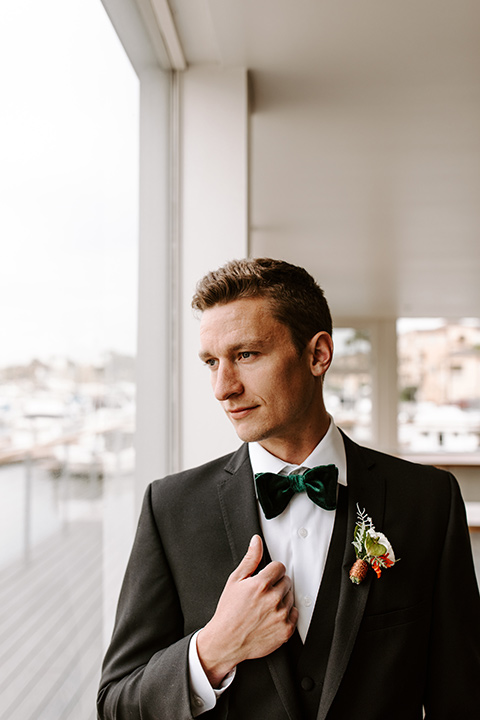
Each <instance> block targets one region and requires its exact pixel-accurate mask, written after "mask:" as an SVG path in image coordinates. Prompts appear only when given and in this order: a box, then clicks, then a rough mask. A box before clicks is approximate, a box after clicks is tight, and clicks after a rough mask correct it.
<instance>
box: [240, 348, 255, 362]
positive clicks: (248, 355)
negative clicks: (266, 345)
mask: <svg viewBox="0 0 480 720" xmlns="http://www.w3.org/2000/svg"><path fill="white" fill-rule="evenodd" d="M252 355H253V353H252V352H250V351H249V350H245V351H244V352H241V353H240V357H241V358H243V360H248V359H249V358H251V357H252Z"/></svg>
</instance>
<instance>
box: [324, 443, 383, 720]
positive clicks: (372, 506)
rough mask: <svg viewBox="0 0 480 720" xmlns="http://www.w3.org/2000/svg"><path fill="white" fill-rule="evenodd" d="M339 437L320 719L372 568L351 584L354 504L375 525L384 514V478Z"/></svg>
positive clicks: (343, 663)
mask: <svg viewBox="0 0 480 720" xmlns="http://www.w3.org/2000/svg"><path fill="white" fill-rule="evenodd" d="M343 437H344V443H345V450H346V454H347V484H348V515H347V531H346V538H345V549H344V554H343V563H342V579H341V583H340V597H339V602H338V609H337V614H336V618H335V629H334V634H333V639H332V646H331V650H330V655H329V658H328V663H327V669H326V672H325V681H324V686H323V692H322V697H321V700H320V706H319V711H318V715H317V720H324V719H325V717H326V716H327V713H328V711H329V709H330V706H331V704H332V702H333V699H334V697H335V695H336V693H337V690H338V688H339V685H340V682H341V680H342V678H343V675H344V673H345V669H346V667H347V664H348V661H349V659H350V655H351V653H352V649H353V645H354V643H355V639H356V637H357V633H358V629H359V626H360V622H361V620H362V617H363V613H364V611H365V604H366V602H367V598H368V593H369V590H370V583H371V582H372V576H373V573H372V572H368V573H367V577H366V578H365V580H364V581H363V582H362V583H361V584H360V585H354V584H353V583H352V582H351V581H350V578H349V572H350V568H351V567H352V565H353V563H354V561H355V550H354V548H353V546H352V540H353V531H354V527H355V523H356V519H357V504H358V506H359V507H360V509H362V510H363V509H365V510H366V512H367V514H368V515H370V517H371V518H372V520H373V522H374V524H375V525H376V526H377V527H379V528H381V527H382V525H383V517H384V505H385V480H384V478H383V477H381V476H379V475H378V473H376V472H375V469H374V464H373V463H370V462H369V458H368V453H367V452H366V451H365V450H364V449H363V448H361V447H359V446H358V445H356V444H355V443H353V442H352V441H351V440H349V439H348V438H347V437H346V436H343Z"/></svg>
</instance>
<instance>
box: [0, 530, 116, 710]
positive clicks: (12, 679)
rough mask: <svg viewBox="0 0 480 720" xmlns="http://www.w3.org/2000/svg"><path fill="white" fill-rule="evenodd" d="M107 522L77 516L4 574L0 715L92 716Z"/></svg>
mask: <svg viewBox="0 0 480 720" xmlns="http://www.w3.org/2000/svg"><path fill="white" fill-rule="evenodd" d="M102 653H103V646H102V526H101V523H100V522H74V523H71V524H70V525H69V526H68V527H67V528H66V529H65V530H64V531H62V532H61V533H59V534H56V535H55V536H54V537H51V538H50V539H49V540H47V541H44V542H42V543H40V544H38V545H37V546H36V547H35V548H34V549H33V550H32V553H31V557H30V559H29V561H28V563H26V564H23V565H19V564H18V563H17V564H16V565H14V566H11V567H7V568H5V569H4V570H2V571H1V572H0V720H95V718H96V712H95V696H96V691H97V687H98V680H99V668H100V664H101V659H102Z"/></svg>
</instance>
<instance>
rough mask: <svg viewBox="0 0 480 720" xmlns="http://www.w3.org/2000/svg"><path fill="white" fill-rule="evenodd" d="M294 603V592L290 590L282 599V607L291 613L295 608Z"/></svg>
mask: <svg viewBox="0 0 480 720" xmlns="http://www.w3.org/2000/svg"><path fill="white" fill-rule="evenodd" d="M293 603H294V597H293V590H291V589H290V590H289V591H288V592H287V593H286V594H285V595H284V596H283V598H282V605H283V607H285V608H286V609H287V611H288V613H290V611H291V609H292V608H293Z"/></svg>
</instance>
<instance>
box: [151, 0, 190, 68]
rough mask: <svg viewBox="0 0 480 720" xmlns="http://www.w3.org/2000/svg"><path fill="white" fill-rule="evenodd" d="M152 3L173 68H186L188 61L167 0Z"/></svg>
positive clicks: (153, 0)
mask: <svg viewBox="0 0 480 720" xmlns="http://www.w3.org/2000/svg"><path fill="white" fill-rule="evenodd" d="M150 4H151V6H152V9H153V13H154V15H155V19H156V21H157V24H158V28H159V30H160V33H161V35H162V38H163V42H164V44H165V49H166V51H167V54H168V57H169V59H170V64H171V69H172V70H186V68H187V61H186V60H185V54H184V52H183V48H182V44H181V42H180V38H179V36H178V32H177V28H176V26H175V22H174V20H173V15H172V11H171V9H170V6H169V4H168V2H167V0H150Z"/></svg>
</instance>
